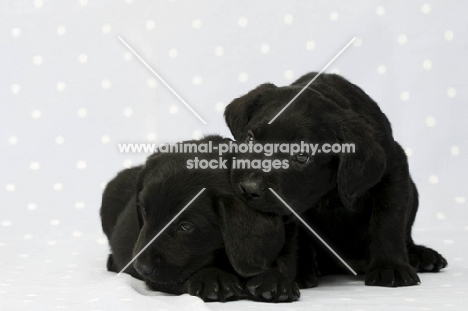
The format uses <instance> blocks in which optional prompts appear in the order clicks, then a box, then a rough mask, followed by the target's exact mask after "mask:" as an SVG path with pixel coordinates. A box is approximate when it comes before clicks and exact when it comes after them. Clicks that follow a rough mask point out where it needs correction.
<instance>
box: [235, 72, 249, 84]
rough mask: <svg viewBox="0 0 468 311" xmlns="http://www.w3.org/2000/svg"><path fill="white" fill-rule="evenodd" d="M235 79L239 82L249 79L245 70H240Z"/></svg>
mask: <svg viewBox="0 0 468 311" xmlns="http://www.w3.org/2000/svg"><path fill="white" fill-rule="evenodd" d="M237 79H238V80H239V82H240V83H245V82H247V80H248V79H249V76H248V75H247V74H246V73H245V72H241V73H240V74H239V75H238V76H237Z"/></svg>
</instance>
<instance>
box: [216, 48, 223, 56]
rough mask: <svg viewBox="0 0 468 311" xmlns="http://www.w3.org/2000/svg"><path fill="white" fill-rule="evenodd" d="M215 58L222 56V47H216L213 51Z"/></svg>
mask: <svg viewBox="0 0 468 311" xmlns="http://www.w3.org/2000/svg"><path fill="white" fill-rule="evenodd" d="M214 53H215V55H216V56H222V55H223V54H224V49H223V47H222V46H217V47H216V48H215V51H214Z"/></svg>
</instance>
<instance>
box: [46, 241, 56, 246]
mask: <svg viewBox="0 0 468 311" xmlns="http://www.w3.org/2000/svg"><path fill="white" fill-rule="evenodd" d="M47 244H48V245H50V246H53V245H55V244H57V241H54V240H49V241H47Z"/></svg>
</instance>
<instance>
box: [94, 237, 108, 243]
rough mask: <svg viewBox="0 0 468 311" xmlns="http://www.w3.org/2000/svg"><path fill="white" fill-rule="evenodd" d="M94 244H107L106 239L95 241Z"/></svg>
mask: <svg viewBox="0 0 468 311" xmlns="http://www.w3.org/2000/svg"><path fill="white" fill-rule="evenodd" d="M96 242H97V243H98V244H106V243H107V239H106V238H99V239H97V240H96Z"/></svg>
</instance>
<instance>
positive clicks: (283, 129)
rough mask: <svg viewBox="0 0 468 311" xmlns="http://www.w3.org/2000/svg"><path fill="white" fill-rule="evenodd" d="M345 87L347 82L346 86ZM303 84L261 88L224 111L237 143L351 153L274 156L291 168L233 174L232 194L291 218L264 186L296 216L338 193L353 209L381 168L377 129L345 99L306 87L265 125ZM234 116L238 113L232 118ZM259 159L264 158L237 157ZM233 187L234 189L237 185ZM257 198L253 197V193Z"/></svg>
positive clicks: (322, 87)
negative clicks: (339, 147) (349, 147)
mask: <svg viewBox="0 0 468 311" xmlns="http://www.w3.org/2000/svg"><path fill="white" fill-rule="evenodd" d="M347 83H349V82H347ZM301 89H302V86H295V85H292V86H288V87H274V86H272V85H268V87H265V86H264V85H261V86H259V87H258V88H256V89H255V90H253V91H251V92H249V93H248V94H247V95H245V96H243V97H240V98H237V99H236V100H234V101H233V102H232V103H231V104H230V105H228V107H226V111H225V117H226V121H227V124H228V126H229V128H230V130H231V132H232V134H233V135H234V137H235V139H236V140H237V141H239V142H247V141H252V142H254V143H260V144H263V145H265V144H267V143H289V144H290V143H300V142H301V141H304V142H306V143H314V144H315V143H318V144H320V145H322V144H323V143H330V144H333V143H353V144H355V153H340V154H333V153H316V154H315V155H311V154H304V153H301V152H299V153H298V154H295V155H289V154H286V153H281V152H279V153H276V154H274V155H273V156H272V157H270V159H281V160H288V161H289V168H287V169H277V170H271V171H270V172H268V173H265V172H263V171H261V170H232V173H231V180H232V183H233V185H234V189H235V191H236V194H237V195H238V196H239V197H241V198H243V199H244V201H246V202H247V204H249V205H250V206H251V207H253V208H256V209H259V210H262V211H267V212H274V213H277V214H289V210H288V209H286V208H285V207H284V206H283V205H282V203H281V202H279V201H278V199H277V198H276V197H275V196H274V195H273V194H272V193H271V192H270V191H268V188H272V189H273V190H275V191H276V192H277V193H278V194H279V195H280V196H281V197H283V198H284V199H285V200H286V201H287V202H289V203H291V204H290V205H291V206H292V207H293V208H294V209H295V210H296V211H297V212H299V213H301V212H303V211H304V210H306V209H307V208H310V207H311V206H313V205H314V204H315V203H316V202H317V201H318V200H319V199H320V198H322V197H323V196H324V195H325V194H327V193H328V192H330V191H332V190H333V189H336V190H337V191H338V193H339V195H340V198H341V201H342V203H343V205H344V206H345V207H347V208H349V209H353V204H354V203H355V200H356V198H358V197H359V196H361V195H362V194H363V193H365V192H366V191H367V190H368V189H369V188H370V187H372V186H373V185H375V183H377V182H378V181H379V180H380V178H381V177H382V174H383V172H384V170H385V163H386V156H385V153H384V151H383V149H382V147H381V146H380V144H379V142H378V138H377V133H376V132H375V129H374V128H373V127H372V126H370V125H369V122H368V121H367V120H364V119H362V118H361V117H360V116H359V115H358V114H356V113H355V112H353V111H352V110H351V109H350V103H349V100H348V99H347V98H345V97H343V96H341V95H340V94H338V92H334V91H333V90H332V89H330V88H328V87H327V86H325V85H319V86H317V87H309V88H308V89H306V90H305V91H304V92H303V93H302V94H301V95H300V96H299V97H298V98H297V99H296V100H295V101H294V102H293V103H292V104H291V105H290V106H289V107H288V108H287V109H286V110H285V111H284V112H283V113H282V114H281V115H280V116H279V117H278V118H277V119H276V120H275V121H274V122H273V123H272V124H271V125H269V124H268V122H269V121H270V120H271V119H272V118H273V117H274V116H276V114H277V113H278V112H279V111H280V110H281V109H282V108H283V107H284V106H285V105H286V104H287V103H288V102H289V101H290V100H291V99H292V98H294V97H295V96H296V95H297V93H298V92H299V91H300V90H301ZM233 114H239V115H240V117H239V116H238V117H236V116H234V115H233ZM237 157H238V158H243V159H250V160H252V159H255V158H260V159H262V160H264V159H267V157H266V156H263V155H258V154H255V155H251V154H250V155H238V156H237ZM236 185H237V186H236ZM251 194H255V195H251Z"/></svg>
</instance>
